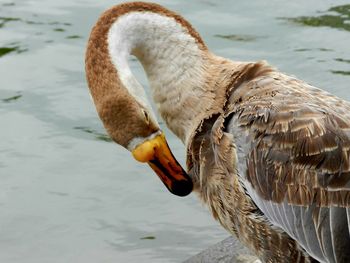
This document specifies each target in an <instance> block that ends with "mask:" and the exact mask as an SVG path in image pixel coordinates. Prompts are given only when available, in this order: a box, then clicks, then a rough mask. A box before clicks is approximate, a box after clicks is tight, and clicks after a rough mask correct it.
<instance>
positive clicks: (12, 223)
mask: <svg viewBox="0 0 350 263" xmlns="http://www.w3.org/2000/svg"><path fill="white" fill-rule="evenodd" d="M117 3H119V2H118V1H111V0H108V1H92V0H77V1H68V0H62V1H54V0H46V1H41V0H40V1H39V0H30V1H24V0H22V1H21V0H14V1H13V0H9V1H6V0H0V123H1V124H0V189H1V191H0V262H11V263H12V262H26V263H34V262H35V263H37V262H52V263H54V262H65V263H73V262H87V263H88V262H91V263H92V262H108V263H109V262H113V263H114V262H181V261H182V260H184V259H186V258H188V257H190V256H191V255H193V254H196V253H197V252H199V251H200V250H202V249H204V248H205V247H207V246H209V245H211V244H214V243H216V242H218V241H220V240H221V239H223V238H224V237H227V236H228V234H227V233H226V232H225V231H224V230H223V229H222V228H221V227H220V226H219V225H218V223H216V222H215V221H214V220H213V219H212V218H211V216H210V215H209V213H208V212H207V209H206V208H205V207H203V206H202V205H201V204H200V202H199V201H198V199H197V197H196V196H194V195H191V196H189V197H186V198H178V197H176V196H173V195H171V194H169V193H168V191H167V190H166V189H165V187H164V186H163V185H162V183H161V182H160V181H159V179H158V178H157V177H156V176H155V174H153V172H152V171H151V170H150V169H149V168H148V167H146V166H145V165H142V164H138V163H136V162H135V161H133V159H132V157H131V156H130V154H129V153H128V152H127V151H125V150H124V149H122V148H121V147H119V146H117V145H115V144H114V143H112V142H110V140H109V138H108V136H107V135H106V134H105V131H104V129H103V127H102V126H101V123H100V121H99V119H98V117H97V115H96V112H95V109H94V106H93V104H92V102H91V99H90V97H89V94H88V90H87V85H86V82H85V77H84V49H85V46H86V41H87V38H88V35H89V31H90V28H91V27H92V25H93V24H94V22H95V21H96V19H97V18H98V16H99V14H100V13H101V12H102V11H103V10H104V9H106V8H108V7H110V6H112V5H114V4H117ZM158 3H161V4H163V5H165V6H166V7H168V8H171V9H173V10H175V11H177V12H179V13H181V14H182V15H183V16H185V17H186V18H187V19H188V20H189V21H190V22H191V23H192V24H193V25H194V27H195V28H197V29H198V31H199V32H200V33H201V35H202V37H203V38H204V40H205V41H206V42H207V44H208V46H209V47H210V49H211V50H213V51H214V52H215V53H217V54H219V55H221V56H224V57H229V58H231V59H234V60H242V61H243V60H250V61H255V60H262V59H265V60H267V61H269V62H270V63H271V64H273V65H275V66H276V67H278V68H279V69H281V70H282V71H284V72H288V73H289V74H292V75H296V76H297V77H299V78H301V79H304V80H306V81H307V82H309V83H311V84H313V85H316V86H319V87H321V88H323V89H326V90H328V91H330V92H332V93H334V94H336V95H338V96H340V97H342V98H345V99H347V100H350V90H349V89H350V87H349V82H350V5H349V4H350V3H349V1H340V0H337V1H335V0H327V1H326V0H325V1H319V0H312V1H303V0H297V1H286V0H285V1H280V0H271V1H258V0H256V1H246V0H235V1H233V0H232V1H214V0H202V1H199V0H195V1H181V0H176V1H165V0H164V1H158ZM131 63H132V68H133V70H134V72H135V74H136V75H137V76H138V78H139V80H140V81H141V82H142V83H143V84H144V85H145V86H147V81H146V79H145V76H144V74H143V73H142V70H141V68H140V66H139V65H138V64H137V62H135V61H132V62H131ZM163 126H164V125H163ZM167 134H168V139H169V141H170V144H171V147H172V149H173V151H174V154H175V155H176V156H177V157H178V159H180V161H181V162H182V163H184V155H185V154H184V147H183V146H182V145H181V143H180V142H179V141H178V140H177V139H176V138H175V137H174V136H173V135H171V134H170V132H169V131H167Z"/></svg>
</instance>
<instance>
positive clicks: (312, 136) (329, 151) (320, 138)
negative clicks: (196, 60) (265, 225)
mask: <svg viewBox="0 0 350 263" xmlns="http://www.w3.org/2000/svg"><path fill="white" fill-rule="evenodd" d="M230 101H231V102H234V103H235V107H232V108H234V110H233V112H231V115H230V117H231V119H230V122H229V124H228V130H230V132H231V133H232V134H234V141H235V143H236V145H237V149H239V151H241V152H238V156H241V158H242V157H243V158H244V159H243V160H240V161H239V172H240V174H241V176H242V177H243V182H244V183H245V187H246V189H247V192H248V194H249V195H250V196H251V197H252V199H253V200H254V202H256V204H257V206H258V207H259V209H261V211H262V212H263V213H264V214H265V215H266V216H267V217H268V218H269V219H270V220H271V222H273V223H274V224H276V225H278V226H280V227H281V228H282V229H284V230H285V231H286V232H287V233H288V234H289V235H290V236H292V237H293V238H294V239H296V240H297V241H298V242H299V243H300V244H301V245H302V246H303V247H304V249H306V250H307V251H308V252H309V253H310V254H311V255H313V256H315V258H317V259H318V260H320V261H326V260H329V261H330V262H350V252H349V253H348V252H346V251H350V233H349V232H350V231H349V229H350V226H349V224H350V212H349V209H350V104H349V103H348V102H345V101H343V100H341V99H339V98H337V97H335V96H333V95H331V94H329V93H327V92H325V91H322V90H320V89H317V88H315V87H312V86H310V85H308V84H306V83H304V82H302V81H300V80H297V79H295V78H292V77H288V76H286V75H283V74H281V73H269V74H267V75H266V76H260V77H258V78H256V79H253V80H251V81H246V82H244V83H242V84H241V85H240V86H239V87H238V88H236V90H235V91H234V92H233V94H232V95H231V97H230ZM345 229H348V231H345ZM340 242H341V244H342V245H340Z"/></svg>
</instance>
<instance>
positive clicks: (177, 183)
mask: <svg viewBox="0 0 350 263" xmlns="http://www.w3.org/2000/svg"><path fill="white" fill-rule="evenodd" d="M132 155H133V156H134V158H135V159H136V160H138V161H140V162H147V163H148V164H149V165H150V166H151V167H152V169H153V170H154V171H155V172H156V174H157V175H158V176H159V178H160V179H161V180H162V182H163V183H164V184H165V186H166V187H167V188H168V190H169V191H170V192H171V193H173V194H175V195H178V196H186V195H188V194H190V193H191V192H192V189H193V183H192V180H191V178H190V177H189V176H188V175H187V173H186V172H185V171H184V169H183V168H182V167H181V165H180V164H179V163H178V162H177V161H176V159H175V157H174V155H173V154H172V153H171V151H170V149H169V146H168V144H167V141H166V139H165V136H164V134H163V133H161V134H160V135H158V136H156V137H155V138H153V139H150V140H148V141H145V142H143V143H142V144H140V145H138V146H137V147H136V148H135V149H134V150H133V151H132Z"/></svg>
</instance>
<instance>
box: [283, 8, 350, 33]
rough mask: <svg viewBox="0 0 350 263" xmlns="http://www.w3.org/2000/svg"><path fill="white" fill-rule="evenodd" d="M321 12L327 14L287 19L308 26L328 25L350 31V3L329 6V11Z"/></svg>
mask: <svg viewBox="0 0 350 263" xmlns="http://www.w3.org/2000/svg"><path fill="white" fill-rule="evenodd" d="M320 13H325V14H323V15H319V16H300V17H295V18H286V19H287V20H289V21H291V22H295V23H298V24H303V25H306V26H313V27H321V26H327V27H332V28H339V29H344V30H347V31H350V5H340V6H334V7H331V8H329V9H328V10H327V11H325V12H320Z"/></svg>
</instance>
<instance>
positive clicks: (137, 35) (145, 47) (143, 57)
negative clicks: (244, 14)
mask: <svg viewBox="0 0 350 263" xmlns="http://www.w3.org/2000/svg"><path fill="white" fill-rule="evenodd" d="M108 50H109V55H110V58H111V60H112V63H113V64H114V66H115V67H116V69H117V72H118V74H119V78H120V80H121V82H122V83H123V86H124V87H125V88H126V89H127V90H128V92H129V93H130V94H131V95H132V96H133V97H134V98H135V99H136V100H137V101H138V102H139V103H141V104H142V105H144V106H145V107H148V108H149V109H150V106H149V103H148V101H147V99H146V95H145V92H144V89H143V88H142V86H141V85H140V84H139V82H138V81H137V80H136V79H135V77H134V76H133V74H132V72H131V70H130V67H129V64H128V59H129V56H130V55H131V54H132V55H135V56H136V57H137V58H138V59H139V61H140V62H141V64H142V65H143V67H144V69H145V71H146V74H147V77H148V80H149V83H150V88H151V92H152V95H153V99H154V101H155V103H156V105H157V108H158V110H159V112H160V114H161V116H162V117H163V118H164V120H165V121H166V123H167V125H168V126H169V128H170V129H171V130H172V131H173V132H174V133H175V134H176V135H177V136H178V137H179V138H181V139H182V141H184V142H185V141H186V140H187V138H188V136H189V133H190V132H191V130H192V129H193V127H192V126H193V125H194V121H193V120H194V119H195V118H196V116H197V115H198V113H200V112H202V111H203V107H204V108H205V107H207V106H208V105H205V101H203V100H202V98H203V96H206V95H205V93H206V91H205V88H204V87H205V81H206V76H205V74H206V71H207V59H206V58H207V54H208V51H207V49H206V47H205V46H204V44H203V43H202V42H201V40H200V39H196V38H195V37H193V35H192V34H190V33H189V31H188V29H187V28H186V27H184V26H183V25H182V24H181V23H179V22H178V21H176V19H174V18H173V17H168V16H165V15H160V14H157V13H153V12H131V13H127V14H124V15H122V16H120V17H118V18H117V19H116V21H115V22H114V23H113V25H112V26H111V27H110V29H109V32H108ZM150 111H151V109H150Z"/></svg>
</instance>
